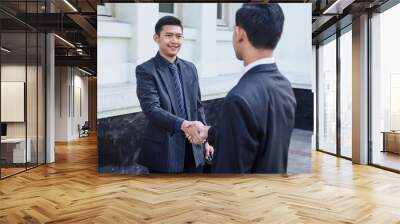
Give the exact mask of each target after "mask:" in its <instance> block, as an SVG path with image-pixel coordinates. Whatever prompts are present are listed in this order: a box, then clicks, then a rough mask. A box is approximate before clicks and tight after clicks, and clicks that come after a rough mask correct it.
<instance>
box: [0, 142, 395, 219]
mask: <svg viewBox="0 0 400 224" xmlns="http://www.w3.org/2000/svg"><path fill="white" fill-rule="evenodd" d="M56 160H57V161H56V163H55V164H51V165H46V166H41V167H38V168H35V169H33V170H29V171H27V172H26V173H22V174H19V175H16V176H13V177H10V178H7V179H5V180H2V181H0V223H44V222H48V223H213V224H214V223H218V224H219V223H250V222H251V223H373V224H376V223H385V224H386V223H400V175H399V174H396V173H391V172H388V171H384V170H380V169H377V168H374V167H369V166H359V165H352V164H351V162H350V161H348V160H343V159H337V158H335V157H333V156H330V155H326V154H323V153H318V152H314V153H313V157H312V163H313V173H312V174H302V175H292V176H289V177H284V176H277V175H258V176H257V175H253V176H224V177H221V176H219V177H218V176H197V177H193V176H192V177H182V176H161V177H160V176H149V177H137V176H110V175H99V174H98V173H97V172H96V163H97V153H96V141H95V138H94V137H90V138H85V139H84V140H81V141H77V142H71V143H69V144H57V150H56Z"/></svg>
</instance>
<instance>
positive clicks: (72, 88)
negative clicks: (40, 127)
mask: <svg viewBox="0 0 400 224" xmlns="http://www.w3.org/2000/svg"><path fill="white" fill-rule="evenodd" d="M55 73H56V79H55V86H56V88H55V89H56V91H55V123H56V125H55V126H56V128H55V130H56V132H55V141H69V140H73V139H77V138H78V137H79V133H78V124H80V125H81V126H82V125H83V124H84V122H85V121H87V120H88V105H89V103H88V78H87V77H86V76H83V73H82V72H80V71H79V70H77V69H76V68H72V67H56V71H55ZM79 95H80V97H79ZM80 106H81V109H82V114H81V113H80V108H79V107H80Z"/></svg>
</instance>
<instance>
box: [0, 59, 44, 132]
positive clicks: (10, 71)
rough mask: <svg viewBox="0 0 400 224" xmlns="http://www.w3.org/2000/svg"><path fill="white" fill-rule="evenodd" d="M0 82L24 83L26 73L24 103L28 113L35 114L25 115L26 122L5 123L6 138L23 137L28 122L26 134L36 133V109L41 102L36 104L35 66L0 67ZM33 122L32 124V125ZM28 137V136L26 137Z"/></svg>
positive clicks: (40, 105)
mask: <svg viewBox="0 0 400 224" xmlns="http://www.w3.org/2000/svg"><path fill="white" fill-rule="evenodd" d="M25 69H27V70H25ZM1 70H2V71H1V81H2V82H11V81H13V82H15V81H18V82H25V73H26V71H27V79H28V82H25V83H28V84H27V85H28V86H27V88H26V90H27V94H26V97H27V99H26V101H27V107H29V112H33V111H34V112H35V113H27V121H25V122H7V136H8V137H25V123H26V122H28V123H27V124H28V127H27V128H28V129H27V131H28V133H36V132H37V125H36V121H37V114H36V111H37V107H38V106H39V107H42V106H43V102H42V101H39V104H38V103H37V102H38V101H37V92H36V85H37V79H36V66H29V65H28V67H27V68H26V67H25V65H18V64H15V65H2V67H1ZM2 110H6V108H2ZM32 122H34V123H32ZM28 137H29V136H28Z"/></svg>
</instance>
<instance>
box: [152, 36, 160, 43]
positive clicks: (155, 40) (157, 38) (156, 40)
mask: <svg viewBox="0 0 400 224" xmlns="http://www.w3.org/2000/svg"><path fill="white" fill-rule="evenodd" d="M153 40H154V42H156V43H158V41H159V40H160V37H159V36H158V35H157V34H154V35H153Z"/></svg>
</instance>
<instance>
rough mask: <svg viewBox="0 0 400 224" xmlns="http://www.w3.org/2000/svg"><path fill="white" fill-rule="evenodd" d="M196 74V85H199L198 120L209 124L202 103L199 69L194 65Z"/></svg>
mask: <svg viewBox="0 0 400 224" xmlns="http://www.w3.org/2000/svg"><path fill="white" fill-rule="evenodd" d="M193 69H194V73H195V78H196V85H197V89H198V91H197V117H198V119H199V120H200V121H201V122H202V123H203V124H205V125H206V124H207V122H206V115H205V112H204V107H203V103H202V102H201V91H200V82H199V75H198V74H197V69H196V66H194V65H193Z"/></svg>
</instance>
